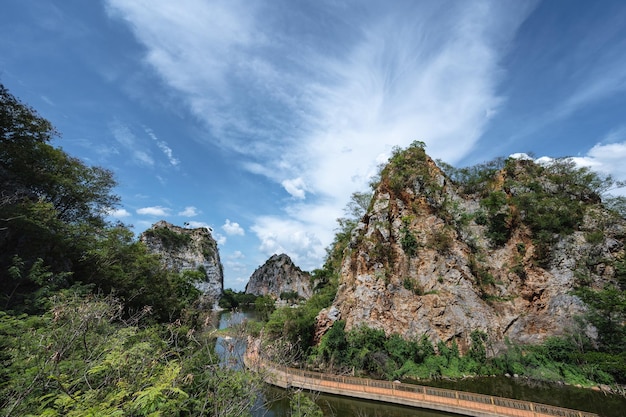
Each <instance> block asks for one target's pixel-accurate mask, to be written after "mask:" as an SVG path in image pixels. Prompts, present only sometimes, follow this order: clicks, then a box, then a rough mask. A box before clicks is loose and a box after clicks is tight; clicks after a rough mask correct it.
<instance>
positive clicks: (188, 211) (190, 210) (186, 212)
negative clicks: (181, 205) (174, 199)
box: [178, 206, 200, 217]
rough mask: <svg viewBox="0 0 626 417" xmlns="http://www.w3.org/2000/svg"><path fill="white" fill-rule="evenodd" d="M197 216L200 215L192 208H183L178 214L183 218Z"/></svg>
mask: <svg viewBox="0 0 626 417" xmlns="http://www.w3.org/2000/svg"><path fill="white" fill-rule="evenodd" d="M198 214H200V212H199V211H198V209H197V208H195V207H194V206H188V207H185V209H184V210H183V211H181V212H179V213H178V215H179V216H183V217H195V216H197V215H198Z"/></svg>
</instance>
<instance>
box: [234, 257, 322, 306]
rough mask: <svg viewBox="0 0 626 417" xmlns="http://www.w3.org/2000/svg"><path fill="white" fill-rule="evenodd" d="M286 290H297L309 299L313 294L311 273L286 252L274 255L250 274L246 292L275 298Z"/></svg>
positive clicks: (300, 294) (301, 295) (299, 294)
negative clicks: (295, 263)
mask: <svg viewBox="0 0 626 417" xmlns="http://www.w3.org/2000/svg"><path fill="white" fill-rule="evenodd" d="M285 292H296V293H298V296H299V297H302V298H305V299H308V298H310V297H311V296H312V295H313V284H312V282H311V275H310V274H309V273H307V272H304V271H302V270H301V269H300V268H298V267H297V266H296V265H294V263H293V262H292V260H291V258H290V257H289V256H287V255H285V254H281V255H272V256H271V257H270V258H269V259H268V260H267V261H266V262H265V264H263V265H262V266H260V267H259V268H257V269H256V271H254V273H252V275H251V276H250V280H249V281H248V284H247V285H246V294H254V295H271V296H272V297H274V298H275V299H278V298H280V295H281V294H282V293H285Z"/></svg>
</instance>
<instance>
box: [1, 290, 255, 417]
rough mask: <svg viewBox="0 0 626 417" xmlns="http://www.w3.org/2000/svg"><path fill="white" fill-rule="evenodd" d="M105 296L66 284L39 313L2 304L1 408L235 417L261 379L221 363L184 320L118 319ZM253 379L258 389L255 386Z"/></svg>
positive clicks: (11, 412) (7, 411) (142, 315)
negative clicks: (7, 309)
mask: <svg viewBox="0 0 626 417" xmlns="http://www.w3.org/2000/svg"><path fill="white" fill-rule="evenodd" d="M123 310H124V306H123V305H122V304H121V303H120V302H119V301H118V300H116V299H114V298H112V297H104V298H102V297H84V296H81V295H78V294H76V293H75V292H73V291H70V292H63V293H60V294H59V295H57V296H55V297H54V298H53V299H52V300H51V306H50V309H49V311H48V312H46V313H45V314H43V315H40V316H27V315H22V316H11V315H8V314H6V313H0V341H1V343H2V353H1V354H0V355H1V360H2V367H1V369H0V399H1V400H0V408H1V409H2V410H4V411H3V415H5V416H21V415H27V414H28V415H37V416H89V415H91V416H101V415H107V416H124V415H132V416H148V415H150V416H157V415H168V416H192V415H212V416H242V415H247V414H248V413H249V411H250V410H251V409H252V406H253V405H254V402H255V395H256V393H258V392H259V391H258V388H259V386H260V384H261V380H260V377H259V376H258V375H256V374H253V373H250V372H245V371H243V370H236V369H233V368H230V367H227V366H223V364H221V363H220V360H219V358H218V357H217V355H216V354H215V352H214V347H213V346H214V343H215V341H214V339H211V338H210V337H209V336H208V333H198V332H194V331H193V327H190V326H189V325H188V324H186V323H187V321H182V322H181V321H178V322H176V323H173V324H167V325H154V324H153V325H147V324H146V323H147V322H146V320H145V319H146V318H147V316H149V311H148V310H144V311H141V312H137V314H136V315H134V316H133V317H130V318H124V314H123ZM255 387H256V388H255Z"/></svg>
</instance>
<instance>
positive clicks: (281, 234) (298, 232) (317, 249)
mask: <svg viewBox="0 0 626 417" xmlns="http://www.w3.org/2000/svg"><path fill="white" fill-rule="evenodd" d="M314 228H315V225H313V224H308V225H307V224H304V223H302V222H298V221H294V220H288V219H285V220H283V219H278V218H274V217H261V218H259V219H258V221H257V224H256V225H255V226H253V227H252V231H253V232H254V233H255V234H256V235H257V237H258V238H259V240H260V242H261V244H260V247H259V250H260V251H261V252H262V253H263V254H264V255H265V256H267V257H270V256H272V255H273V254H280V253H286V254H287V255H289V256H290V257H291V259H292V260H293V261H294V262H295V263H296V264H297V265H298V266H300V267H301V268H303V269H314V268H317V267H319V266H320V261H321V259H322V258H323V255H324V250H323V248H322V242H321V241H320V240H319V238H318V237H317V236H316V234H315V233H314Z"/></svg>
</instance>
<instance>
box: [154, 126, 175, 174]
mask: <svg viewBox="0 0 626 417" xmlns="http://www.w3.org/2000/svg"><path fill="white" fill-rule="evenodd" d="M146 133H147V134H148V136H150V138H152V140H153V141H155V142H156V144H157V146H158V147H159V149H160V150H161V151H162V152H163V154H164V155H165V156H166V157H167V160H168V161H169V163H170V165H172V166H177V165H178V164H179V163H180V161H179V160H178V159H176V158H175V157H174V153H173V152H172V149H171V148H170V147H169V146H168V145H167V143H166V142H165V141H162V140H160V139H159V138H157V137H156V135H155V134H154V132H153V131H152V130H151V129H148V128H146Z"/></svg>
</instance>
